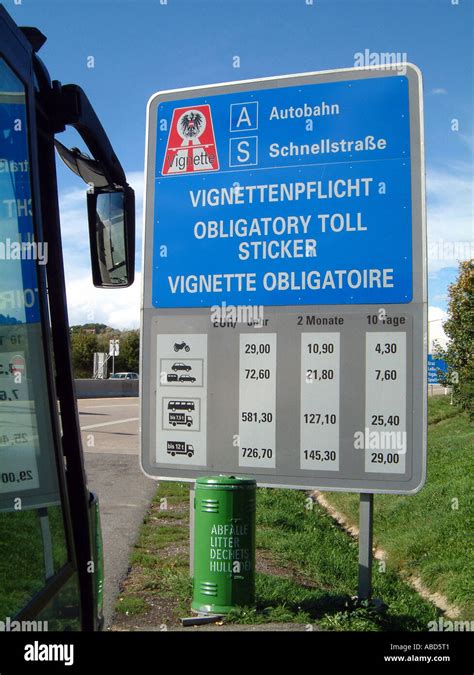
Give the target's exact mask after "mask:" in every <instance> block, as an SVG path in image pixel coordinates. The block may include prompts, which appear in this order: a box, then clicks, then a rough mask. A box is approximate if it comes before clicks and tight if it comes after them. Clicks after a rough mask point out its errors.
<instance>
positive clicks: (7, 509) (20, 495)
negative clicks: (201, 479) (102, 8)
mask: <svg viewBox="0 0 474 675" xmlns="http://www.w3.org/2000/svg"><path fill="white" fill-rule="evenodd" d="M47 253H48V250H47V243H46V242H37V241H36V239H35V232H34V223H33V212H32V195H31V187H30V162H29V148H28V124H27V107H26V97H25V89H24V86H23V83H22V82H21V81H20V80H19V79H17V78H16V76H15V74H14V73H13V71H12V70H11V69H10V68H9V67H8V65H7V64H6V63H5V61H3V60H2V59H0V579H1V585H0V619H2V618H3V617H5V616H14V614H15V613H16V612H17V611H18V610H19V609H21V607H23V606H24V605H25V604H26V603H27V602H28V601H29V600H30V599H31V598H32V597H33V595H34V594H35V593H37V592H38V591H39V590H40V589H41V588H42V587H43V586H44V584H45V582H46V581H47V580H48V579H49V578H51V577H52V576H53V575H54V574H55V573H56V572H57V570H58V569H59V568H60V567H61V566H62V565H64V563H65V562H66V560H67V549H66V543H65V536H64V525H63V519H62V511H61V507H60V493H59V484H58V475H57V467H56V458H55V453H54V447H55V446H54V435H53V427H52V417H51V409H50V399H49V391H48V379H47V371H46V367H45V351H44V342H45V340H44V335H43V331H42V324H41V312H40V305H39V292H38V286H39V283H38V279H39V277H38V271H39V270H40V269H43V270H44V265H45V264H46V262H47ZM51 405H52V404H51Z"/></svg>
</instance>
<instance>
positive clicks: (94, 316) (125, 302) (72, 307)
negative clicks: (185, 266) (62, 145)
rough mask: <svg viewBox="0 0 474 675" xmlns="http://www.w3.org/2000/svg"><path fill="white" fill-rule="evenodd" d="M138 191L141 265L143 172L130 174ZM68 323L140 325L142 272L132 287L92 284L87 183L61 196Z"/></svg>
mask: <svg viewBox="0 0 474 675" xmlns="http://www.w3.org/2000/svg"><path fill="white" fill-rule="evenodd" d="M127 179H128V182H129V183H130V185H131V186H132V187H133V189H134V190H135V204H136V240H137V242H136V244H137V245H136V265H135V269H136V270H139V269H140V267H141V260H140V256H141V238H142V223H143V216H142V214H143V193H144V180H143V173H142V172H138V171H137V172H130V173H128V174H127ZM59 202H60V215H61V231H62V237H63V247H64V268H65V275H66V294H67V302H68V310H69V323H70V324H71V325H74V324H82V323H89V322H93V323H105V324H107V325H109V326H112V327H114V328H121V329H123V328H138V326H139V322H140V291H141V286H140V284H141V274H140V273H139V272H136V273H135V282H134V284H133V286H131V287H130V288H122V289H120V288H119V289H110V290H105V289H101V288H95V286H94V285H93V283H92V274H91V262H90V251H89V234H88V226H87V208H86V186H85V185H84V187H83V188H82V187H81V188H73V189H71V190H68V191H66V192H63V193H62V194H61V195H60V198H59Z"/></svg>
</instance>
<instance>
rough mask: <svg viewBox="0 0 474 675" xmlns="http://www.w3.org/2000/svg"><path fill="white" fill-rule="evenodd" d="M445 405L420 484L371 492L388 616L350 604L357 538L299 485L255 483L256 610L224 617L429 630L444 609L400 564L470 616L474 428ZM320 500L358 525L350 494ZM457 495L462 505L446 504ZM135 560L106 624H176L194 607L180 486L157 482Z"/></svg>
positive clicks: (434, 420)
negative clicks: (471, 446) (473, 446)
mask: <svg viewBox="0 0 474 675" xmlns="http://www.w3.org/2000/svg"><path fill="white" fill-rule="evenodd" d="M448 406H449V402H448V401H444V400H439V399H435V400H431V401H430V434H429V448H430V449H429V464H428V467H429V469H428V482H427V485H426V486H425V488H424V489H423V490H422V491H421V492H420V493H419V494H418V495H414V496H410V497H402V496H386V495H377V496H376V499H375V538H376V541H377V544H378V545H379V546H381V547H382V548H384V550H386V551H387V553H388V560H387V561H386V563H385V565H379V564H378V563H377V562H375V564H374V570H373V585H374V596H375V597H378V598H381V599H382V600H383V601H384V602H385V604H386V605H387V606H388V610H387V611H386V612H384V613H382V614H380V613H377V612H375V611H374V610H373V609H372V608H370V607H367V606H365V607H364V606H362V607H358V608H354V606H353V604H352V603H351V596H353V595H355V593H356V591H357V572H358V561H357V557H358V545H357V542H356V541H355V540H354V539H353V538H351V537H350V536H349V535H348V534H347V533H346V532H345V531H344V530H343V529H341V527H339V526H338V525H337V524H336V523H335V521H334V520H333V519H332V518H331V517H330V516H329V515H328V513H327V512H326V511H325V510H324V509H323V508H321V507H320V506H319V505H318V504H316V503H313V502H311V501H310V500H308V495H307V493H305V492H302V491H296V490H279V489H278V490H276V489H273V490H272V489H259V490H258V496H257V579H256V599H257V603H256V607H255V608H243V609H240V610H238V611H235V612H233V613H232V614H231V615H230V616H229V617H228V620H229V621H233V622H236V623H241V624H249V623H268V622H271V623H273V622H278V623H280V622H283V623H299V624H306V625H308V626H309V625H311V626H314V627H315V628H318V629H323V630H338V631H341V630H358V631H419V630H427V628H428V624H429V622H430V621H433V620H434V619H435V618H436V617H437V616H438V615H439V614H440V612H439V610H437V608H436V607H435V606H434V605H433V604H431V603H430V602H428V601H426V600H424V599H423V598H421V597H420V595H419V594H418V593H417V592H416V591H414V590H413V589H412V588H411V587H410V586H409V585H408V584H407V583H405V581H403V579H402V578H401V574H400V573H401V572H402V571H404V570H408V571H409V572H411V573H416V574H418V575H419V576H421V578H422V579H423V581H424V582H425V584H426V585H428V586H429V587H430V589H432V590H439V591H440V592H443V593H446V595H447V597H448V598H449V599H451V600H452V601H453V602H456V604H458V605H459V606H460V607H462V611H463V616H464V617H466V616H467V615H468V614H469V612H470V608H471V606H472V605H471V603H472V593H470V590H469V589H470V588H471V584H472V577H473V575H472V573H471V576H470V577H469V574H470V572H469V569H470V568H469V565H470V562H469V561H472V557H470V556H471V552H470V549H469V546H468V545H467V544H469V542H473V543H474V539H472V538H471V539H469V536H468V532H469V526H470V522H471V521H470V517H471V516H472V510H471V511H470V513H471V516H469V505H471V508H472V495H473V491H472V488H471V487H470V485H469V483H470V476H469V472H468V467H469V462H470V454H469V450H468V441H469V439H470V438H472V431H471V430H470V427H469V425H468V423H467V419H466V418H465V417H463V416H462V415H461V416H460V415H459V413H457V412H456V411H455V410H453V409H452V407H451V406H449V407H448ZM326 496H328V497H329V499H330V500H331V503H332V504H333V505H334V506H336V508H337V509H338V510H340V511H343V512H344V514H345V515H346V516H347V518H348V519H352V520H353V521H354V523H357V515H358V514H357V509H358V496H357V495H351V494H344V493H326ZM453 499H457V500H458V507H459V508H456V509H455V508H453V504H454V505H455V504H456V502H453V501H452V500H453ZM466 542H467V543H466ZM466 563H467V565H466ZM131 564H132V568H131V572H130V574H129V576H128V577H127V579H126V581H125V584H124V588H123V593H122V594H121V595H120V597H119V599H118V602H117V615H116V621H115V624H114V628H118V629H122V630H133V629H134V628H136V627H139V628H146V627H147V626H150V627H151V626H153V627H160V626H161V627H163V628H164V627H166V628H169V627H174V626H177V625H179V618H180V617H182V616H188V615H189V614H190V604H191V596H192V584H191V581H190V578H189V486H188V485H183V484H179V483H162V484H161V485H160V487H159V490H158V492H157V495H156V496H155V498H154V500H153V502H152V504H151V506H150V509H149V511H148V514H147V516H146V518H145V521H144V523H143V526H142V528H141V531H140V534H139V538H138V541H137V544H136V546H135V549H134V551H133V554H132V558H131ZM441 582H442V583H441ZM468 618H469V617H468ZM471 618H472V614H471Z"/></svg>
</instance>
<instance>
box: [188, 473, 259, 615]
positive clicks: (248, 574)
mask: <svg viewBox="0 0 474 675" xmlns="http://www.w3.org/2000/svg"><path fill="white" fill-rule="evenodd" d="M255 497H256V481H255V480H254V479H249V478H237V477H235V476H212V477H204V478H198V479H197V480H196V493H195V498H194V578H193V601H192V604H191V608H192V610H193V611H195V612H198V613H200V614H226V613H228V612H230V611H231V610H233V609H235V608H236V607H244V606H247V607H248V606H252V605H253V604H254V603H255Z"/></svg>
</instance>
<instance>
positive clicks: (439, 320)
mask: <svg viewBox="0 0 474 675" xmlns="http://www.w3.org/2000/svg"><path fill="white" fill-rule="evenodd" d="M447 318H448V314H447V312H445V311H443V310H442V309H441V308H440V307H428V347H429V348H428V351H429V352H430V353H431V352H432V347H433V342H434V340H436V341H437V342H438V343H439V344H440V345H441V346H442V347H446V344H447V342H448V338H447V336H446V333H445V332H444V330H443V322H444V321H446V319H447Z"/></svg>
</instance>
